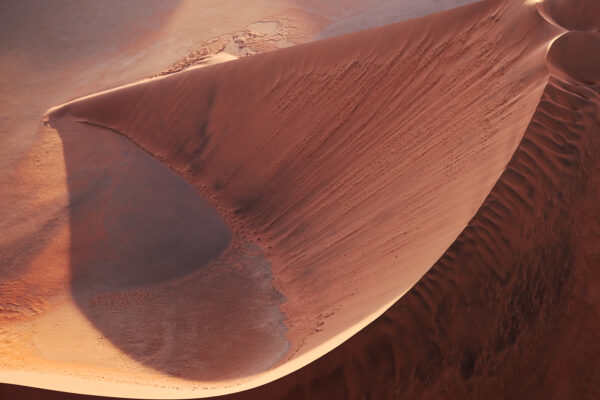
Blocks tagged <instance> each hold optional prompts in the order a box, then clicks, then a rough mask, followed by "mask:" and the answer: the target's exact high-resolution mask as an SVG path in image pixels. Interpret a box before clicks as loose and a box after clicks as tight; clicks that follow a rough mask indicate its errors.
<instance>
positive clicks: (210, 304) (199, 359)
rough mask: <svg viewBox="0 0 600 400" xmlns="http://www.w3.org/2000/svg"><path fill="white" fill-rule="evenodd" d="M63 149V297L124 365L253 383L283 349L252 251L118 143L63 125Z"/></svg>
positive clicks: (102, 132) (272, 302)
mask: <svg viewBox="0 0 600 400" xmlns="http://www.w3.org/2000/svg"><path fill="white" fill-rule="evenodd" d="M52 127H53V128H55V129H56V130H57V131H58V134H59V135H60V138H61V140H62V142H63V148H64V158H65V166H66V171H67V186H68V191H69V202H70V204H69V216H70V230H71V253H70V256H71V261H70V262H71V293H72V296H73V298H74V300H75V303H76V304H77V305H78V307H79V308H80V309H81V311H82V312H83V313H84V314H85V315H86V316H87V318H88V319H89V320H90V321H91V322H92V324H93V325H94V326H95V327H96V328H97V329H98V330H99V331H100V332H101V333H102V334H103V335H104V336H105V337H106V338H107V339H108V340H110V341H111V342H112V343H113V344H114V345H115V346H117V347H118V348H119V349H121V350H122V351H123V352H124V353H125V354H127V355H128V356H129V357H131V358H133V359H135V360H137V361H139V362H141V363H143V364H144V365H147V366H150V367H152V368H154V369H155V370H158V371H160V372H162V373H166V374H169V375H172V376H177V377H180V378H184V379H191V380H199V381H214V380H224V379H235V378H238V377H241V376H244V375H250V374H253V373H258V372H261V371H263V370H265V369H267V368H269V367H270V366H272V365H273V364H275V363H276V362H277V361H278V360H279V359H280V358H281V357H283V356H284V355H285V353H286V352H287V349H288V343H287V341H286V340H285V332H286V328H285V325H284V324H283V318H284V316H283V314H282V313H281V311H280V310H279V305H280V304H281V303H282V302H283V301H284V297H283V296H282V295H281V294H280V293H279V292H277V291H276V290H275V289H274V288H273V286H272V284H271V280H272V278H271V269H270V264H269V263H268V262H267V261H266V260H265V259H264V257H263V255H262V252H261V250H260V248H258V247H256V246H254V245H252V244H250V243H241V244H238V243H237V241H234V243H235V245H232V240H233V236H232V232H231V230H230V229H229V227H228V226H227V224H226V223H225V221H224V220H222V218H221V217H220V216H219V215H218V214H217V213H216V211H215V210H214V209H213V208H212V207H210V206H209V205H208V204H207V203H206V202H204V201H203V199H202V198H201V197H200V196H199V195H198V194H197V193H196V191H195V190H194V189H193V188H192V187H191V186H190V185H189V184H188V183H187V182H185V181H184V180H183V179H181V178H180V177H179V176H177V175H176V174H175V173H174V172H172V171H171V170H170V169H168V168H167V167H166V166H164V165H162V164H161V163H160V162H158V161H156V160H155V159H153V158H152V157H151V156H150V155H148V154H147V153H146V152H144V151H143V150H142V149H140V148H139V147H137V146H135V145H134V144H132V143H131V142H130V141H129V140H128V139H127V138H125V137H123V136H120V135H117V134H115V133H113V132H111V131H110V130H107V129H103V128H99V127H94V126H89V125H84V124H81V123H78V122H76V121H74V120H72V119H69V118H68V117H66V118H62V119H59V120H57V121H53V122H52Z"/></svg>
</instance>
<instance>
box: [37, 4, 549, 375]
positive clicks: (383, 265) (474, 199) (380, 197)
mask: <svg viewBox="0 0 600 400" xmlns="http://www.w3.org/2000/svg"><path fill="white" fill-rule="evenodd" d="M448 21H457V22H453V23H449V22H448ZM557 32H558V30H557V29H556V28H555V27H553V26H551V25H549V24H547V23H546V21H545V20H544V19H543V18H541V17H540V16H539V15H538V14H537V13H536V12H535V9H534V8H532V7H529V8H524V7H522V6H521V5H520V4H518V5H516V4H514V3H504V2H496V1H492V2H483V3H480V4H476V5H472V6H468V7H464V8H460V9H456V10H451V11H449V12H447V13H442V14H438V15H433V16H429V17H426V18H422V19H418V20H413V21H409V22H406V23H401V24H397V25H391V26H388V27H383V28H378V29H374V30H371V31H366V32H360V33H357V34H351V35H347V36H343V37H340V38H334V39H330V40H326V41H322V42H317V43H313V44H309V45H303V46H298V47H296V48H293V49H285V50H282V51H278V52H274V53H271V54H266V55H261V56H256V57H252V58H248V59H243V60H238V61H235V62H230V63H226V64H222V65H218V66H215V67H207V68H204V69H201V70H190V71H186V72H183V73H179V74H176V75H172V76H167V77H163V78H160V79H155V80H150V81H146V82H142V83H139V84H134V85H130V86H127V87H123V88H118V89H115V90H112V91H109V92H104V93H100V94H97V95H93V96H89V97H87V98H83V99H79V100H76V101H74V102H71V103H68V104H66V105H63V106H61V107H58V108H56V109H53V110H52V111H51V112H50V113H49V116H48V117H49V120H50V124H51V125H52V126H53V127H56V129H57V130H58V131H59V133H60V132H61V130H63V131H64V130H65V129H70V130H74V131H76V130H77V129H78V128H77V127H80V128H79V129H87V128H85V127H84V126H83V125H82V123H84V124H85V125H95V126H97V127H105V128H107V129H109V130H112V131H113V132H115V131H116V132H118V133H120V134H122V135H124V136H126V137H128V138H129V139H130V140H132V141H133V142H134V143H135V144H137V145H138V146H140V147H142V148H143V149H145V150H146V151H148V152H149V153H151V154H152V155H154V156H155V157H156V158H158V159H160V160H161V161H163V162H165V163H166V164H168V165H169V166H170V167H171V168H172V169H173V170H174V171H176V172H177V173H179V174H180V175H182V176H183V177H184V178H185V179H186V180H187V181H188V182H190V183H192V184H193V185H194V186H195V187H196V188H197V189H198V190H199V191H200V193H202V194H203V196H204V197H205V198H206V199H207V200H208V201H209V202H210V203H211V204H213V205H214V206H215V207H216V208H217V209H218V210H219V212H220V213H221V215H222V216H224V218H225V219H226V220H227V222H228V223H229V225H230V226H231V227H232V228H233V230H234V232H235V233H236V235H238V236H239V237H240V238H243V240H245V241H248V242H253V243H255V244H258V245H260V246H261V247H262V248H263V249H264V251H265V257H266V258H267V259H268V260H269V261H271V263H272V271H273V279H274V284H275V287H276V288H277V290H279V291H280V292H281V293H282V294H283V295H284V296H285V297H286V302H285V303H284V304H283V306H282V310H283V311H284V313H285V315H286V321H285V322H286V325H287V328H288V333H287V338H288V340H289V341H290V343H291V347H290V350H289V352H288V354H287V356H286V357H285V358H284V359H282V361H286V360H288V359H291V358H296V357H299V356H301V355H303V354H308V353H309V352H310V351H311V350H314V349H315V348H317V346H319V345H324V346H325V347H322V348H320V349H318V351H317V352H316V353H313V354H311V355H310V356H309V357H308V358H306V359H305V361H303V362H304V363H305V362H307V361H310V360H312V359H315V358H316V357H318V356H319V355H320V354H322V353H323V352H325V351H328V350H329V349H331V348H332V347H334V346H335V345H337V344H339V342H340V341H341V340H343V339H345V338H347V337H348V336H349V335H350V334H352V333H354V332H356V330H358V329H359V328H361V327H363V326H364V325H366V323H368V322H370V321H371V320H373V319H374V318H375V317H377V313H380V312H382V311H383V310H384V309H385V307H387V306H388V305H389V304H391V303H393V301H395V300H397V299H398V298H399V297H400V296H401V295H402V294H403V293H405V292H406V291H407V290H409V289H410V288H411V287H412V286H413V285H414V284H415V283H416V282H417V281H418V280H419V279H420V278H421V276H422V275H423V274H424V273H425V272H426V271H427V270H428V269H429V268H430V266H431V265H432V264H433V263H434V262H435V261H436V260H437V259H438V258H439V257H440V256H441V255H442V254H443V253H444V251H445V250H446V249H447V248H448V246H449V245H450V244H451V243H452V242H453V241H454V240H455V238H456V237H457V236H458V234H459V233H460V232H461V230H462V229H463V228H464V227H465V226H466V224H467V222H468V221H469V220H470V219H471V218H472V216H473V215H474V214H475V212H476V211H477V209H478V208H479V207H480V205H481V203H482V201H483V199H484V198H485V196H486V195H487V194H488V193H489V191H490V190H491V188H492V186H493V184H494V183H495V182H496V180H497V179H498V176H499V175H500V173H501V172H502V171H503V170H504V168H505V167H506V163H507V162H508V160H509V159H510V157H511V155H512V154H513V152H514V150H515V148H516V146H517V144H518V142H519V140H520V139H521V137H522V134H523V132H524V130H525V128H526V126H527V124H528V122H529V120H530V118H531V115H532V114H533V112H534V110H535V107H536V105H537V104H538V101H539V97H540V95H541V91H542V90H543V85H544V83H545V80H546V77H547V72H546V68H545V66H544V59H545V53H546V48H547V43H548V42H549V40H551V39H552V38H554V37H555V36H556V34H557ZM525 38H526V39H525ZM69 124H70V125H69ZM67 125H68V127H66V126H67ZM382 308H383V309H382ZM237 312H241V313H243V312H244V310H232V313H237ZM86 314H87V315H88V317H89V318H90V319H91V321H92V322H94V323H96V325H97V327H98V328H99V329H100V330H101V331H103V326H102V324H101V323H98V319H97V317H95V316H94V315H92V314H90V313H89V312H87V313H86ZM352 329H354V330H352ZM103 333H105V334H107V336H108V337H109V338H110V339H111V340H112V341H113V342H114V343H115V345H117V346H118V347H120V348H122V349H124V350H125V352H126V353H128V354H130V355H132V356H134V357H136V356H138V354H137V353H136V351H135V350H132V349H131V348H130V346H128V341H127V340H125V339H123V338H121V337H114V336H113V337H111V335H110V332H106V330H104V331H103ZM340 335H341V336H340ZM328 340H331V341H330V342H327V341H328ZM246 356H247V357H248V358H249V359H256V360H258V359H260V357H261V356H262V355H261V354H247V355H246ZM306 360H307V361H306ZM163 361H164V360H163ZM152 366H153V367H155V368H157V369H159V370H165V367H164V366H163V365H160V364H152ZM166 370H168V368H166ZM238 374H239V376H240V377H242V376H244V375H247V374H248V371H245V370H240V371H238Z"/></svg>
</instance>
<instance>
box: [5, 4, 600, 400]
mask: <svg viewBox="0 0 600 400" xmlns="http://www.w3.org/2000/svg"><path fill="white" fill-rule="evenodd" d="M592 3H593V2H592ZM592 3H589V4H592ZM565 4H566V2H561V1H559V0H556V1H555V2H547V3H543V4H541V3H536V4H528V3H527V4H523V3H522V2H512V1H486V2H482V3H478V4H474V5H470V6H467V7H463V8H458V9H455V10H451V11H448V12H444V13H440V14H436V15H432V16H428V17H424V18H421V19H416V20H411V21H407V22H404V23H400V24H395V25H389V26H385V27H382V28H377V29H373V30H369V31H365V32H358V33H353V34H350V35H345V36H341V37H336V38H332V39H328V40H324V41H319V42H315V43H311V44H307V45H302V46H297V47H294V48H290V49H284V50H279V51H276V52H272V53H268V54H263V55H258V56H254V57H251V58H244V59H240V60H235V61H232V62H227V63H224V64H219V65H213V66H208V67H206V68H202V69H190V70H186V71H183V72H179V73H177V74H170V75H167V76H163V77H160V78H156V79H151V80H145V81H142V82H139V83H136V84H132V85H128V86H125V87H120V88H116V89H113V90H109V91H106V92H101V93H97V94H94V95H91V96H88V97H85V98H81V99H77V100H74V101H72V102H69V103H66V104H64V105H61V106H58V107H55V108H53V109H52V110H50V111H49V112H48V114H47V117H46V119H45V125H46V126H45V128H44V135H45V137H46V140H47V141H48V144H47V146H54V147H56V146H58V145H62V154H63V156H64V160H65V165H64V171H61V172H60V173H59V174H58V175H59V176H60V177H62V178H59V179H65V180H66V185H67V190H68V193H66V195H68V198H69V210H68V212H69V214H68V224H69V231H68V235H70V248H69V249H67V250H63V251H68V252H69V263H70V264H69V265H70V266H69V270H68V271H66V272H63V273H62V275H58V276H52V277H51V278H50V277H45V276H44V273H43V272H42V271H43V269H42V268H41V267H37V269H34V270H33V272H34V273H30V274H29V275H28V276H29V279H31V280H35V279H37V280H38V281H37V282H36V285H37V286H38V287H39V286H43V285H41V284H40V282H42V283H45V284H46V286H44V287H43V290H44V291H45V292H44V293H41V294H39V295H36V296H33V297H31V299H30V300H31V302H30V303H27V302H26V301H29V300H27V299H28V298H27V297H24V293H25V292H26V291H27V289H26V286H27V285H25V287H24V286H22V282H25V283H27V281H26V280H25V281H23V280H21V286H19V285H18V284H17V283H18V282H19V280H18V279H14V280H12V281H11V280H8V281H6V282H8V283H6V282H5V283H4V286H6V287H8V288H9V291H7V292H3V294H2V296H3V297H2V301H3V304H17V305H20V304H26V305H27V306H29V307H31V308H32V309H35V308H36V307H38V308H39V309H40V310H46V311H45V312H46V313H47V314H48V315H52V313H54V316H53V317H50V318H46V319H45V320H42V318H39V319H37V320H35V321H33V322H28V324H26V325H23V324H22V323H19V321H18V318H17V319H15V320H13V321H12V322H11V323H10V324H8V325H6V327H5V328H3V329H4V330H5V334H6V336H5V337H6V338H8V339H9V340H8V341H7V343H6V344H5V348H8V349H10V348H14V347H15V346H22V347H23V351H22V354H20V355H18V356H16V357H12V358H7V359H5V360H2V364H1V370H2V371H5V372H1V371H0V378H1V379H3V380H4V381H6V382H11V383H25V382H27V384H28V385H31V379H37V381H36V383H35V384H34V386H38V387H47V388H52V389H56V390H68V391H74V392H80V393H87V394H100V395H110V396H128V397H147V398H151V397H152V398H159V397H161V398H169V397H171V398H183V397H188V398H189V397H201V396H210V395H214V394H225V393H232V392H238V391H240V390H242V389H248V388H252V387H254V386H258V385H263V386H259V387H257V388H255V389H251V390H248V391H244V392H240V393H236V394H232V395H230V397H232V398H326V397H333V398H394V397H396V396H399V397H401V398H439V397H440V396H441V397H443V398H465V397H471V398H496V397H502V398H505V397H515V398H540V397H542V398H564V397H575V398H596V397H597V394H598V391H599V390H600V386H599V385H598V384H597V382H598V379H599V377H598V375H597V374H598V373H597V372H596V369H595V368H593V366H594V365H595V363H596V362H597V360H598V359H599V355H600V341H599V340H598V337H597V334H596V332H597V331H598V330H597V328H598V326H597V325H598V318H597V316H598V309H597V307H598V304H599V303H598V293H600V292H598V290H597V288H598V282H600V280H599V278H600V276H598V272H597V271H595V270H594V261H595V260H596V258H597V249H596V247H597V245H596V242H595V238H597V236H598V232H597V223H596V222H597V220H598V217H599V216H598V215H597V214H598V212H597V211H598V210H597V207H596V206H595V200H596V199H597V193H596V189H595V188H596V187H597V185H596V183H597V182H596V180H597V175H598V174H597V173H596V170H597V168H596V166H597V165H598V160H597V155H596V153H597V151H595V149H596V147H597V146H598V144H599V143H598V139H597V138H596V137H595V133H597V132H598V131H599V130H600V126H599V122H598V115H600V110H599V107H600V101H599V97H598V95H599V84H600V76H599V75H598V71H600V68H599V65H600V60H598V57H596V56H595V54H600V52H599V51H598V47H599V43H600V37H599V36H598V34H597V33H591V32H568V33H564V32H566V31H565V30H584V31H594V30H596V31H597V30H598V29H597V28H598V26H600V25H599V24H596V21H595V19H594V18H593V16H594V15H597V14H593V12H592V13H591V14H587V15H586V18H587V19H585V18H583V19H581V20H579V19H577V15H580V14H581V10H584V9H587V10H589V7H595V5H593V4H592V5H591V6H590V5H589V4H585V2H580V3H577V4H579V6H580V7H581V9H578V8H577V7H574V8H573V10H578V11H573V13H572V14H568V13H564V12H562V10H564V9H565V7H566V5H565ZM561 7H562V8H561ZM585 7H588V8H585ZM592 11H593V9H592ZM578 13H579V14H578ZM590 15H592V17H590ZM182 178H183V179H182ZM194 189H196V191H194ZM198 193H199V194H200V196H198ZM65 234H67V233H65ZM42 262H43V257H42ZM46 273H47V272H46ZM17 278H21V277H20V276H17ZM65 291H68V293H69V296H68V297H69V298H70V299H72V300H70V299H67V298H64V294H62V296H63V300H61V301H60V302H58V303H59V304H58V305H57V304H56V303H57V300H56V298H57V297H56V293H64V292H65ZM405 294H406V295H405ZM59 297H60V296H59ZM40 299H41V300H40ZM37 301H41V302H42V304H37V303H36V302H37ZM390 306H391V307H390ZM388 308H389V309H388ZM386 310H387V311H386ZM75 315H78V317H77V318H78V319H76V318H75ZM61 318H62V319H63V320H64V319H66V320H69V321H84V322H85V323H84V322H81V323H79V322H75V323H73V324H71V325H67V326H65V332H61V331H60V330H58V331H57V330H56V328H52V326H53V324H55V321H58V320H59V319H61ZM7 321H8V320H7ZM15 321H16V322H15ZM86 324H87V325H86ZM583 327H585V328H583ZM76 331H80V332H81V333H80V339H78V341H77V342H76V343H75V346H76V349H77V350H78V351H77V352H76V354H74V355H73V354H70V352H72V350H71V349H70V348H63V349H62V350H61V349H60V348H59V349H58V350H56V347H57V342H56V341H51V340H49V338H50V337H51V336H52V335H50V334H49V333H50V332H54V333H55V334H57V335H61V334H67V336H68V335H69V334H72V333H73V332H76ZM69 332H71V333H69ZM29 341H31V342H29ZM102 341H105V342H102ZM99 342H101V343H99ZM31 343H33V345H31ZM565 347H568V348H569V349H570V352H569V353H565V352H563V351H562V350H561V349H562V348H565ZM98 349H104V350H105V352H104V353H103V357H100V358H98V357H97V356H81V355H80V354H83V353H85V352H89V353H90V354H93V353H96V352H97V351H98ZM565 366H567V367H568V368H567V370H568V372H566V373H565V372H564V371H563V369H564V368H565ZM59 368H60V369H62V370H65V371H66V370H68V371H69V372H68V373H66V374H60V373H57V370H58V369H59ZM44 374H49V375H47V376H48V377H49V379H48V378H44ZM61 375H62V376H61ZM269 382H270V383H269ZM0 390H1V391H0V393H6V394H7V395H10V396H13V397H15V398H17V397H19V396H25V397H28V398H30V397H34V396H46V395H49V394H48V393H44V392H42V391H36V390H34V389H26V388H19V387H16V386H4V387H2V388H1V389H0ZM2 391H4V392H2ZM525 393H526V394H525ZM53 396H58V398H60V396H61V395H60V394H58V393H54V394H53ZM65 396H66V395H65ZM225 398H227V397H225Z"/></svg>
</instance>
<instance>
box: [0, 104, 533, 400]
mask: <svg viewBox="0 0 600 400" xmlns="http://www.w3.org/2000/svg"><path fill="white" fill-rule="evenodd" d="M540 104H541V103H540ZM532 121H533V120H532ZM525 135H527V133H526V134H525ZM521 146H522V145H521ZM521 146H520V147H521ZM515 154H516V153H515ZM505 174H506V173H505ZM502 182H503V181H502V178H501V180H500V181H499V182H498V184H497V185H496V187H497V186H498V185H500V184H501V183H502ZM494 190H495V189H494ZM493 194H494V191H492V193H491V195H490V196H493ZM488 198H489V197H488ZM480 213H481V210H480V212H479V213H478V214H480ZM476 218H477V217H476ZM469 225H471V224H469ZM467 230H468V228H467ZM463 235H464V234H463ZM452 247H455V245H453V246H452ZM447 254H448V253H447ZM430 274H432V273H431V272H430V273H429V274H428V275H427V276H429V275H430ZM418 288H419V286H417V287H416V288H415V289H413V291H415V292H418V291H419V289H418ZM401 297H402V296H396V297H395V298H393V300H391V301H389V302H388V303H386V304H385V305H383V306H382V307H380V308H379V309H378V310H377V311H375V312H373V313H372V314H371V316H370V317H369V318H365V319H363V320H362V321H361V322H360V324H357V325H354V326H352V328H351V329H350V330H349V331H345V332H343V334H341V335H338V336H335V337H334V338H333V339H330V340H329V341H328V342H325V343H322V344H320V345H319V347H316V348H314V349H312V350H309V351H308V352H306V353H304V354H303V355H301V356H299V357H297V358H295V359H293V360H292V361H290V362H288V363H286V364H284V365H283V366H281V367H278V368H277V369H276V370H274V371H271V372H268V373H266V374H264V375H263V376H261V377H260V381H261V382H263V383H265V382H268V381H269V380H273V379H277V377H281V376H284V375H286V374H289V373H290V372H293V371H294V370H295V369H297V368H299V367H301V366H302V365H304V364H306V363H308V362H310V361H312V360H314V359H316V358H317V357H319V356H320V355H322V354H324V353H326V352H328V351H329V350H331V349H333V348H335V347H337V346H338V345H339V344H340V343H342V342H343V341H345V340H346V339H348V338H350V337H351V336H353V335H354V334H355V333H356V332H358V331H359V330H361V329H362V328H364V327H365V326H366V325H368V324H369V323H370V322H372V321H373V320H375V319H376V318H377V317H378V316H379V315H381V314H382V313H384V311H385V310H386V309H388V308H389V307H390V306H391V305H392V304H394V303H396V301H397V300H398V299H399V298H401ZM407 301H408V300H407ZM385 315H387V313H384V316H385ZM381 318H384V317H381ZM367 329H368V328H367ZM365 335H367V333H365ZM357 340H358V339H357ZM319 349H322V350H319ZM336 351H337V350H336ZM332 357H334V356H325V358H329V359H331V358H332ZM317 363H319V361H317ZM323 363H327V361H322V362H321V363H320V364H321V365H323ZM307 368H311V367H307ZM1 376H2V375H0V377H1ZM37 376H38V377H42V376H48V375H37ZM317 376H319V375H318V374H317ZM5 377H6V379H7V380H6V381H7V382H13V383H20V382H25V381H26V380H25V379H22V378H19V377H16V376H12V377H11V376H9V375H6V376H5ZM0 379H2V378H0ZM14 379H19V380H20V381H15V380H14ZM28 379H29V378H28ZM49 379H52V381H53V382H48V383H47V384H48V385H51V386H52V387H51V386H45V384H44V386H41V387H46V388H52V389H54V388H58V386H59V385H62V384H67V385H70V384H74V382H75V380H77V379H78V378H64V377H62V378H60V377H58V376H56V377H52V378H49ZM292 379H293V378H290V379H287V378H286V379H283V380H282V381H281V382H288V383H287V384H285V383H281V384H279V388H281V387H283V386H285V385H289V382H292ZM2 380H4V379H2ZM332 381H333V382H335V379H333V380H332ZM29 382H31V381H29ZM57 382H61V383H60V384H58V383H57ZM28 384H29V383H28ZM256 384H257V383H256V382H254V383H249V384H247V385H241V386H236V387H235V389H234V390H236V391H237V390H244V389H245V388H247V387H252V386H255V385H256ZM93 385H96V383H93V384H92V385H90V384H89V383H86V386H87V387H88V388H93V387H94V386H93ZM98 385H99V386H102V387H103V388H104V389H100V388H98V389H99V390H100V391H93V390H92V389H89V391H87V390H88V389H86V392H85V393H90V394H91V393H94V394H109V393H107V392H112V391H113V390H118V391H119V394H118V395H119V396H129V394H127V390H129V389H128V388H127V387H126V386H124V385H123V384H115V385H117V386H114V387H113V388H110V389H107V388H109V387H110V386H112V385H113V384H112V383H102V384H100V383H98ZM347 385H348V386H351V385H350V384H347ZM293 386H294V387H295V388H297V385H294V384H293ZM117 387H118V388H120V389H117ZM63 389H64V387H63ZM122 390H123V391H122ZM131 390H132V391H137V392H136V393H137V394H136V395H135V396H133V397H147V398H168V396H169V394H167V393H165V397H157V394H156V393H155V392H156V389H155V388H152V389H150V391H152V392H153V393H147V394H146V389H145V388H143V389H142V388H140V387H135V388H134V387H131ZM264 390H272V388H271V389H264ZM279 390H280V393H283V392H282V391H281V389H279ZM295 390H297V389H295ZM184 392H185V391H184V390H181V391H176V392H174V393H171V395H170V396H172V395H173V394H175V393H176V396H178V397H181V398H184V397H186V396H188V395H187V394H184ZM112 393H113V394H114V392H112ZM191 393H192V392H190V396H198V394H199V393H198V392H195V393H194V394H191ZM221 393H223V392H221ZM257 393H259V392H256V393H246V394H240V396H242V397H243V396H253V395H256V396H258V394H257ZM269 393H271V392H269ZM204 394H206V395H213V394H218V393H217V392H213V393H212V394H211V392H210V390H209V391H206V392H205V391H204V390H203V392H202V395H204ZM264 394H265V393H263V395H264ZM288 394H289V393H288ZM313 395H316V394H313ZM159 396H162V394H160V395H159ZM282 397H283V396H282ZM257 398H260V397H257Z"/></svg>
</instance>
